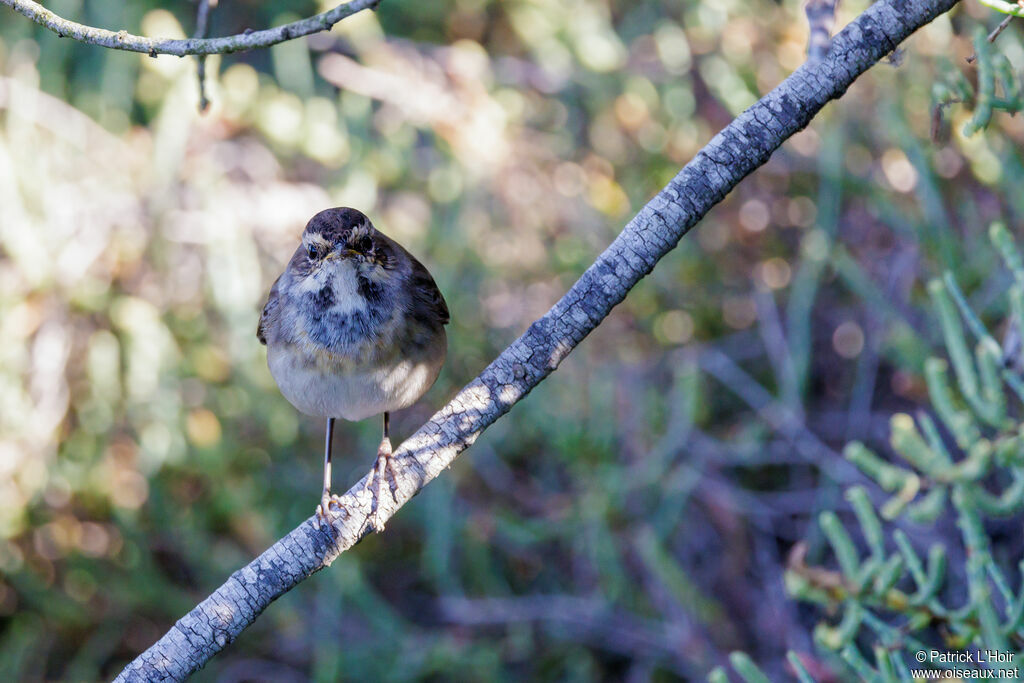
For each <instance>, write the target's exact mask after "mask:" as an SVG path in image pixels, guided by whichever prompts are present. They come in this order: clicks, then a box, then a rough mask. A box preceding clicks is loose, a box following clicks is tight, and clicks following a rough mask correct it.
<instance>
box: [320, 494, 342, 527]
mask: <svg viewBox="0 0 1024 683" xmlns="http://www.w3.org/2000/svg"><path fill="white" fill-rule="evenodd" d="M332 506H333V507H332ZM340 511H341V498H339V497H338V496H334V495H331V492H330V491H329V490H328V489H324V493H323V495H322V496H321V497H320V504H319V505H317V506H316V524H317V528H318V529H322V528H325V527H329V526H330V525H331V516H332V515H335V514H337V513H338V512H340Z"/></svg>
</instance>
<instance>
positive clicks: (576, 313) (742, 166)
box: [5, 0, 958, 681]
mask: <svg viewBox="0 0 1024 683" xmlns="http://www.w3.org/2000/svg"><path fill="white" fill-rule="evenodd" d="M5 1H6V0H5ZM957 2H958V0H880V1H879V2H876V3H875V4H873V5H872V6H871V7H870V8H868V10H867V11H865V12H864V13H863V14H861V15H860V16H859V17H857V19H855V20H854V21H853V22H851V23H850V24H849V25H848V26H847V27H846V28H845V29H844V30H843V31H842V32H841V33H840V34H839V35H838V36H836V37H835V38H834V39H833V40H832V45H831V47H830V49H829V50H828V52H827V53H826V54H825V56H824V57H823V58H822V59H819V60H815V61H813V62H808V63H807V64H804V65H803V66H802V67H800V68H799V69H798V70H797V71H796V72H795V73H793V74H792V75H791V76H790V77H789V78H787V79H786V80H785V81H783V82H782V83H781V84H780V85H779V86H778V87H777V88H775V89H774V90H772V91H771V92H770V93H768V94H767V95H766V96H765V97H763V98H762V99H761V100H760V101H758V102H757V103H756V104H755V105H754V106H752V107H751V108H750V109H748V110H747V111H745V112H743V113H742V114H741V115H740V116H739V117H737V118H736V119H735V120H734V121H733V122H732V123H730V124H729V125H728V126H727V127H726V128H725V129H724V130H722V131H721V132H720V133H719V134H718V135H716V136H715V137H714V139H712V140H711V142H709V143H708V145H707V146H706V147H704V149H702V150H701V151H700V152H699V153H698V154H697V156H696V157H694V159H693V160H692V161H691V162H690V163H689V164H687V165H686V167H685V168H683V170H682V171H680V173H679V174H678V175H677V176H676V177H675V178H673V180H672V181H671V182H670V183H669V184H668V186H667V187H665V188H664V189H663V190H662V191H661V192H659V193H658V194H657V195H656V196H655V197H654V198H653V199H652V200H651V201H650V202H648V204H647V205H646V206H645V207H643V209H641V210H640V212H639V213H638V214H637V215H636V216H635V217H634V218H633V220H631V221H630V222H629V223H628V224H627V225H626V227H625V229H624V230H623V231H622V233H621V234H620V235H619V236H618V237H617V238H616V239H615V240H614V241H613V242H612V244H611V245H610V246H609V247H608V248H607V249H606V250H605V251H604V253H602V254H601V255H600V256H599V257H598V259H597V260H596V261H595V262H594V264H593V265H592V266H590V268H588V269H587V271H586V272H585V273H583V275H582V276H581V277H580V279H579V280H578V281H577V282H576V284H574V285H573V286H572V288H571V289H570V290H569V291H568V292H567V293H566V294H565V296H563V297H562V298H561V300H559V301H558V303H556V304H555V305H554V306H553V307H552V308H551V310H549V311H548V312H547V313H546V314H545V315H544V316H543V317H542V318H540V319H539V320H537V321H536V322H534V323H533V324H532V325H531V326H530V328H529V329H528V330H527V331H526V332H525V333H524V334H523V335H522V336H521V337H519V339H517V340H515V341H514V342H513V343H512V345H511V346H509V347H508V348H507V349H505V350H504V351H503V352H502V353H501V355H499V356H498V357H497V358H496V359H495V360H494V361H493V362H492V363H491V364H490V365H488V366H487V368H486V369H484V371H483V372H482V373H481V374H480V376H479V377H477V378H476V379H475V380H473V381H472V382H470V383H469V384H468V385H466V387H464V388H463V389H462V390H461V391H460V392H459V393H458V394H457V395H456V396H455V398H453V399H452V400H451V401H450V402H449V403H448V405H446V406H445V407H444V408H442V409H441V410H440V411H439V412H438V413H437V414H436V415H434V416H433V417H432V418H431V419H430V421H429V422H427V423H426V424H425V425H423V426H422V427H421V428H420V429H419V431H417V432H416V433H415V434H414V435H413V436H412V437H411V438H410V439H409V440H407V441H406V442H405V443H403V444H402V445H401V446H399V448H398V450H397V451H396V452H395V465H396V470H397V474H396V480H397V490H396V493H395V497H396V500H394V501H393V500H391V498H390V497H388V496H386V495H385V496H383V497H382V499H381V500H380V504H381V505H383V506H384V508H386V509H382V510H381V511H380V514H379V517H380V518H381V519H383V520H387V519H389V518H390V517H391V516H392V515H393V514H394V513H395V512H396V511H397V509H398V508H399V507H401V506H402V505H403V504H405V503H406V502H408V500H409V499H410V498H412V497H413V496H414V495H416V493H417V492H418V491H419V490H420V489H421V488H423V486H425V485H426V484H427V483H428V482H429V481H430V480H432V479H433V478H434V477H436V476H438V475H439V474H440V473H441V472H443V471H444V470H445V468H447V467H448V466H449V465H450V464H451V463H452V461H453V460H454V459H455V457H456V456H457V455H458V454H459V453H461V452H462V451H463V450H465V449H466V448H468V447H469V446H470V445H472V444H473V442H474V441H476V439H477V437H479V436H480V434H481V433H482V432H483V431H484V430H485V429H486V428H487V427H488V426H489V425H491V424H492V423H494V421H495V420H497V419H498V418H499V417H501V416H502V415H504V414H505V413H506V412H508V410H509V409H510V408H511V407H512V406H513V405H515V404H516V403H517V402H518V401H520V400H521V399H522V398H523V397H524V396H526V394H528V393H529V392H530V390H531V389H533V388H534V387H535V386H537V385H538V384H539V383H540V382H541V381H542V380H543V379H544V378H545V377H547V376H548V375H549V374H551V372H553V371H554V370H555V368H557V367H558V365H559V363H561V362H562V360H564V359H565V357H566V356H568V355H569V353H570V352H571V351H572V350H573V349H574V348H575V347H576V345H577V344H579V343H580V341H582V340H583V338H584V337H586V336H587V334H589V333H590V332H591V330H593V329H594V328H595V327H597V326H598V325H599V324H600V322H601V321H602V320H603V319H604V318H605V316H607V315H608V313H609V311H611V309H612V307H614V306H615V305H616V304H618V303H619V302H620V301H622V300H623V299H624V298H625V296H626V294H627V293H628V292H629V290H630V289H631V288H632V287H633V286H634V285H636V283H637V282H639V281H640V279H641V278H643V277H644V275H646V274H647V273H649V272H651V270H652V269H653V268H654V266H655V265H656V264H657V262H658V260H659V259H661V258H662V257H663V256H664V255H665V254H667V253H668V252H669V251H671V250H672V249H673V248H674V247H675V245H676V244H677V243H678V242H679V240H680V238H682V236H683V235H685V234H686V233H687V231H688V230H689V229H690V228H691V227H693V226H694V225H695V224H696V223H697V221H698V220H700V219H701V218H702V217H703V216H704V215H705V214H706V213H707V212H708V211H709V210H710V209H711V207H713V206H714V205H715V204H717V203H718V202H719V201H720V200H721V199H722V198H723V197H725V195H726V194H727V193H728V192H729V191H730V190H732V189H733V188H734V187H736V185H737V184H738V183H739V182H740V181H741V180H742V179H743V178H744V177H746V176H747V175H748V174H750V173H751V172H752V171H754V170H755V169H756V168H758V167H759V166H761V165H762V164H764V163H765V162H766V161H767V160H768V158H769V157H770V156H771V154H772V152H774V151H775V150H776V149H777V148H778V147H779V146H780V145H781V144H782V143H783V142H784V141H785V140H786V139H788V138H789V137H790V136H792V135H793V134H794V133H796V132H797V131H799V130H801V129H802V128H804V127H805V126H806V125H807V124H808V123H809V122H810V121H811V119H812V118H813V117H814V116H815V115H816V114H817V113H818V112H819V111H820V110H821V109H822V107H824V106H825V105H826V104H827V103H828V102H830V101H831V100H834V99H836V98H838V97H840V96H841V95H842V94H843V93H844V92H845V91H846V89H847V88H848V87H849V86H850V84H851V83H853V81H854V80H855V79H856V78H857V77H858V76H860V75H861V74H862V73H864V71H866V70H867V69H868V68H869V67H871V65H873V64H874V63H875V62H877V61H878V60H879V59H881V58H882V57H884V56H886V55H887V54H889V53H890V52H892V51H893V50H894V49H895V48H896V46H897V45H899V44H900V43H901V42H902V41H903V40H904V39H905V38H906V37H907V36H909V35H910V34H911V33H913V32H914V31H915V30H916V29H918V28H920V27H921V26H923V25H925V24H927V23H928V22H930V21H931V20H932V19H934V18H935V17H937V16H939V15H940V14H942V13H943V12H946V11H947V10H949V9H951V8H952V7H953V6H954V5H956V3H957ZM369 476H371V475H370V474H367V475H366V477H364V478H363V479H362V480H361V481H360V482H358V483H357V484H356V485H355V486H353V487H352V488H351V489H350V490H349V491H348V493H346V494H345V495H344V496H343V497H342V501H341V502H342V509H341V511H340V512H337V513H336V515H335V517H334V518H333V520H332V524H331V525H330V526H325V527H323V528H321V527H320V526H319V525H318V524H317V522H316V519H315V518H313V517H311V518H310V519H308V520H306V521H305V522H303V523H302V524H301V525H299V527H298V528H296V529H295V530H293V531H292V532H291V533H289V534H288V535H287V536H285V537H284V538H282V539H281V540H280V541H278V542H277V543H275V544H274V545H273V546H272V547H271V548H269V549H268V550H267V551H266V552H264V553H263V554H262V555H260V556H259V557H258V558H256V559H255V560H253V561H252V562H251V563H250V564H249V565H247V566H245V567H243V568H242V569H240V570H238V571H237V572H235V573H234V574H232V575H231V577H230V578H229V579H228V580H227V581H226V582H225V583H224V585H222V586H221V587H220V588H218V589H217V590H216V591H215V592H214V593H213V594H212V595H210V596H209V597H208V598H206V599H205V600H204V601H203V602H201V603H200V604H199V605H198V606H197V607H195V608H194V609H193V610H192V611H191V612H189V613H188V614H186V615H185V616H184V617H182V618H181V619H180V620H179V621H178V623H177V624H175V625H174V627H173V628H172V629H171V630H170V631H168V632H167V634H166V635H164V636H163V637H162V638H161V639H160V640H159V641H157V642H156V643H155V644H154V645H153V646H152V647H151V648H149V649H148V650H146V651H145V652H144V653H142V654H141V655H140V656H139V657H138V658H137V659H136V660H135V661H133V662H132V663H131V664H130V665H129V666H128V667H127V668H126V669H125V670H124V671H123V672H122V673H121V675H120V676H119V677H118V680H122V681H137V680H163V679H181V678H184V677H185V676H187V675H188V674H190V673H192V672H194V671H196V670H197V669H199V668H200V667H202V666H203V665H204V664H205V663H206V661H207V660H209V659H210V657H212V656H213V655H215V654H216V653H217V652H219V651H220V650H221V649H223V648H224V646H225V645H227V644H228V643H230V642H231V641H232V640H234V639H235V638H236V637H237V636H238V635H239V634H240V633H241V632H242V631H243V630H244V629H245V627H246V626H248V625H249V624H251V623H252V622H253V621H254V620H255V619H256V617H257V616H259V614H260V613H261V612H262V611H263V610H264V609H266V607H267V606H268V605H269V604H270V603H271V602H273V601H274V600H275V599H277V598H278V597H280V596H281V595H283V594H285V593H286V592H288V591H289V590H290V589H291V588H292V587H294V586H295V585H296V584H298V583H299V582H300V581H303V580H304V579H306V578H307V577H309V576H310V575H312V574H314V573H315V572H317V571H319V570H321V569H323V568H324V567H326V566H328V565H329V564H331V562H333V561H334V559H335V558H337V557H338V555H339V554H340V553H342V552H344V551H345V550H347V549H348V548H351V547H352V546H354V545H355V544H356V543H358V542H359V540H360V539H362V538H363V537H364V536H366V535H367V534H369V533H370V532H371V531H373V530H374V529H373V526H372V522H371V520H372V519H373V513H374V507H373V506H374V501H373V499H372V496H371V495H370V492H369V490H368V489H369V488H373V487H366V486H365V484H366V482H367V477H369Z"/></svg>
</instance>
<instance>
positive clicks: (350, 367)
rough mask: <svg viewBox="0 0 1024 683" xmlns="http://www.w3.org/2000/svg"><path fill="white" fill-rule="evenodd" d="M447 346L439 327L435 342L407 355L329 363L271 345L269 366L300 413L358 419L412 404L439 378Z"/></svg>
mask: <svg viewBox="0 0 1024 683" xmlns="http://www.w3.org/2000/svg"><path fill="white" fill-rule="evenodd" d="M446 345H447V344H446V339H445V333H444V330H441V331H440V334H439V335H438V337H437V338H436V339H435V340H434V343H432V344H430V345H429V346H428V347H427V348H426V349H423V350H422V351H421V352H419V353H416V354H412V355H409V356H407V357H405V358H394V357H393V358H391V359H388V360H383V361H372V362H369V363H356V362H338V363H337V364H332V363H331V362H329V361H328V362H326V363H325V362H324V359H323V357H322V354H317V353H316V352H312V353H307V352H306V351H305V350H302V349H300V348H299V347H298V346H294V345H277V344H273V345H270V346H268V349H267V364H268V365H269V366H270V374H272V375H273V376H274V379H275V380H276V381H277V385H278V387H280V389H281V393H282V394H284V397H285V398H287V399H288V401H289V402H290V403H291V404H292V405H294V406H295V407H296V408H298V409H299V410H301V411H302V412H304V413H306V414H308V415H316V416H320V417H341V418H344V419H346V420H362V419H364V418H367V417H370V416H371V415H379V414H381V413H384V412H390V411H393V410H400V409H402V408H406V407H408V406H410V405H412V404H413V403H415V402H416V400H417V399H419V397H420V396H422V395H423V394H424V393H425V392H426V391H427V389H429V388H430V386H431V385H432V384H433V383H434V380H436V379H437V375H438V373H439V372H440V371H441V365H442V364H443V363H444V358H445V351H446ZM317 355H319V356H321V357H319V358H317V357H314V356H317Z"/></svg>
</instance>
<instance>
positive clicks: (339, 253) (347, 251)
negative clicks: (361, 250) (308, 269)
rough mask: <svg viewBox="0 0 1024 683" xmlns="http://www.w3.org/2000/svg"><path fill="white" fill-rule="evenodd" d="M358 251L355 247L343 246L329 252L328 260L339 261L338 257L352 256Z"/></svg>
mask: <svg viewBox="0 0 1024 683" xmlns="http://www.w3.org/2000/svg"><path fill="white" fill-rule="evenodd" d="M357 253H358V252H356V251H355V250H354V249H347V248H341V249H338V250H337V251H332V252H331V253H329V254H327V260H328V261H337V260H338V259H346V258H352V257H353V256H355V255H356V254H357Z"/></svg>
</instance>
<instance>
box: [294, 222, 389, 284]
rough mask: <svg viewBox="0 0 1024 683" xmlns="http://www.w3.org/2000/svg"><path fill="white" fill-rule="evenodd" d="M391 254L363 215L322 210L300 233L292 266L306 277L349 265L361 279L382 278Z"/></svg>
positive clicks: (383, 239) (387, 268) (384, 239)
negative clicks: (332, 267)
mask: <svg viewBox="0 0 1024 683" xmlns="http://www.w3.org/2000/svg"><path fill="white" fill-rule="evenodd" d="M395 256H396V255H395V250H394V247H393V246H392V244H391V241H390V240H388V239H387V238H386V237H384V235H383V234H381V233H380V232H379V231H378V230H377V229H376V228H375V227H373V223H371V222H370V219H369V218H367V217H366V216H365V215H364V214H363V212H361V211H358V210H357V209H350V208H347V207H338V208H334V209H326V210H324V211H321V212H320V213H318V214H317V215H315V216H313V218H311V219H310V220H309V223H307V224H306V229H305V230H304V231H303V232H302V245H301V246H300V248H299V251H298V252H297V253H296V260H298V261H299V263H295V264H294V265H297V266H299V267H300V270H302V271H305V272H306V273H311V272H314V271H316V270H318V269H320V268H323V267H326V266H329V265H330V264H332V263H337V262H343V263H347V264H351V266H352V267H354V268H355V270H356V272H358V273H360V274H361V275H365V276H368V277H371V278H372V279H377V278H381V277H386V275H387V272H388V271H390V270H393V269H394V268H395V265H396V258H395Z"/></svg>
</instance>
